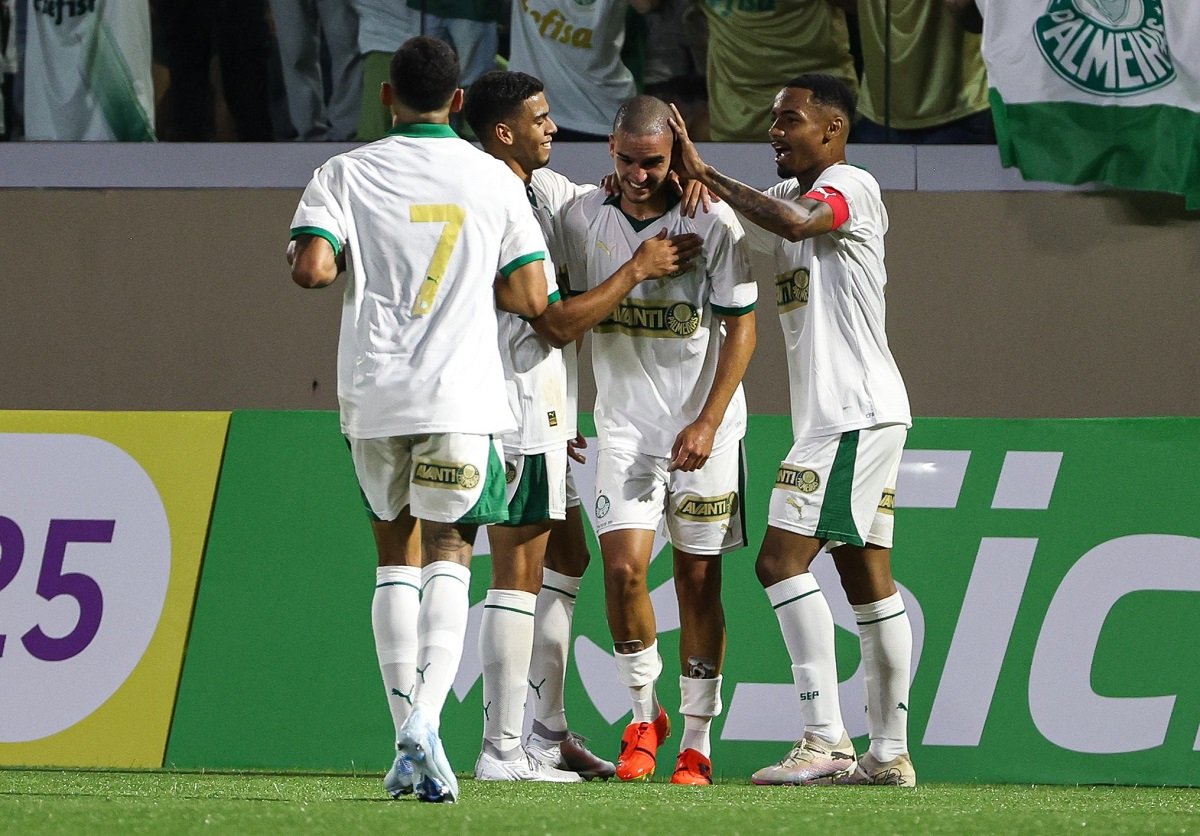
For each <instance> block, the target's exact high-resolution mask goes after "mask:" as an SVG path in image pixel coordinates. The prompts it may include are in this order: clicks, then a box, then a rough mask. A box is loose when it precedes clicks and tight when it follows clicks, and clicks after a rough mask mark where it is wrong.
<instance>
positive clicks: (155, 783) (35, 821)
mask: <svg viewBox="0 0 1200 836" xmlns="http://www.w3.org/2000/svg"><path fill="white" fill-rule="evenodd" d="M821 831H828V832H833V833H840V834H854V833H864V834H872V835H873V836H874V834H908V833H911V834H929V833H946V834H975V833H1003V834H1010V833H1045V834H1055V833H1063V832H1078V833H1088V834H1095V833H1120V834H1127V833H1153V834H1166V833H1200V790H1195V789H1179V788H1139V787H1052V786H1010V785H1003V786H997V785H963V784H930V785H926V786H920V787H917V788H916V789H913V790H905V789H896V788H885V787H804V788H799V787H753V786H749V785H747V784H743V783H719V784H717V785H716V786H713V787H704V788H699V787H673V786H670V785H669V784H666V783H660V782H654V783H650V784H619V783H616V782H608V783H601V782H594V783H590V784H580V785H569V786H568V785H547V784H497V783H481V782H476V781H473V780H467V779H464V780H463V781H462V800H461V801H460V802H459V803H458V804H454V805H440V804H421V803H418V802H417V801H415V800H413V799H412V798H411V797H409V798H407V799H402V800H400V801H392V800H391V799H388V798H387V797H386V796H385V795H384V794H383V791H382V788H381V784H380V778H379V776H371V777H369V778H365V777H350V776H326V775H295V774H289V775H268V774H225V773H180V772H103V771H65V770H25V769H20V770H0V833H4V834H7V833H13V834H38V833H53V834H75V833H79V834H86V835H87V836H96V835H97V834H108V833H113V834H133V833H153V834H175V833H239V834H241V833H246V834H274V833H280V834H284V833H288V834H291V833H373V832H377V833H397V832H408V833H417V834H430V836H435V834H436V836H440V834H453V833H479V834H491V833H513V834H522V836H528V834H544V833H571V834H587V833H629V832H633V833H638V834H656V835H657V834H675V833H680V834H689V836H698V835H699V834H709V833H712V834H721V836H726V834H768V833H788V834H802V833H816V832H821Z"/></svg>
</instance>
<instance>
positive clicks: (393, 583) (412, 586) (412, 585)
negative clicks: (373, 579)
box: [375, 581, 421, 592]
mask: <svg viewBox="0 0 1200 836" xmlns="http://www.w3.org/2000/svg"><path fill="white" fill-rule="evenodd" d="M385 586H407V587H408V588H409V589H415V590H417V592H420V591H421V587H419V586H417V585H416V584H415V583H409V582H408V581H386V582H384V583H377V584H375V588H376V589H383V588H384V587H385Z"/></svg>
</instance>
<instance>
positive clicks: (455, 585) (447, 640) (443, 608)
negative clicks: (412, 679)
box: [413, 560, 471, 727]
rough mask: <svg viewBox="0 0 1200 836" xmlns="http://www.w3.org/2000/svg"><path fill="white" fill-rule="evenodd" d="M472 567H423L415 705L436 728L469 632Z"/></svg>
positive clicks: (451, 564) (444, 563)
mask: <svg viewBox="0 0 1200 836" xmlns="http://www.w3.org/2000/svg"><path fill="white" fill-rule="evenodd" d="M470 583H471V570H470V569H468V568H467V567H466V566H463V565H462V564H460V563H454V562H452V561H449V560H438V561H435V562H433V563H430V564H429V565H428V566H426V567H424V568H423V569H421V614H420V616H419V617H418V619H417V642H418V644H417V684H416V690H415V695H414V697H413V706H414V707H418V706H419V707H420V708H422V709H423V713H424V714H425V716H426V717H427V718H429V721H430V722H431V723H433V724H434V726H435V727H437V726H440V725H441V719H442V706H444V705H445V704H446V697H447V696H448V695H449V694H450V689H451V688H452V687H453V686H454V677H455V676H456V675H457V674H458V663H459V662H460V661H461V660H462V650H463V641H464V639H465V638H466V634H467V612H468V610H469V609H470V602H469V599H468V597H467V590H468V588H469V586H470Z"/></svg>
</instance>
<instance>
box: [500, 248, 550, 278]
mask: <svg viewBox="0 0 1200 836" xmlns="http://www.w3.org/2000/svg"><path fill="white" fill-rule="evenodd" d="M545 260H546V253H545V252H544V251H541V250H539V251H538V252H536V253H529V254H528V255H523V256H521V257H520V258H514V259H513V260H512V261H510V262H508V264H505V265H504V266H503V267H501V268H500V275H501V276H504V278H506V279H507V278H508V277H509V276H510V275H511V274H512V272H513V271H514V270H516V269H517V268H518V267H524V266H525V265H526V264H528V263H529V262H531V261H545Z"/></svg>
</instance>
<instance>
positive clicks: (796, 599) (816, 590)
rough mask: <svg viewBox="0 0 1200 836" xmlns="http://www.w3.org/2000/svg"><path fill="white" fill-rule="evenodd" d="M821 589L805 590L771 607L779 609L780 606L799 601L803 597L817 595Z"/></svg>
mask: <svg viewBox="0 0 1200 836" xmlns="http://www.w3.org/2000/svg"><path fill="white" fill-rule="evenodd" d="M820 591H821V590H819V589H812V590H809V591H808V592H803V593H801V594H799V595H797V596H796V597H795V598H788V599H787V600H786V601H780V602H779V603H778V604H774V605H772V607H771V609H773V610H777V609H779V608H780V607H786V606H787V605H788V604H791V603H794V602H796V601H799V600H800V599H801V598H807V597H808V596H809V595H816V594H817V593H818V592H820Z"/></svg>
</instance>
